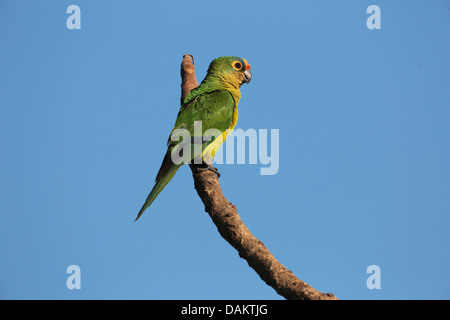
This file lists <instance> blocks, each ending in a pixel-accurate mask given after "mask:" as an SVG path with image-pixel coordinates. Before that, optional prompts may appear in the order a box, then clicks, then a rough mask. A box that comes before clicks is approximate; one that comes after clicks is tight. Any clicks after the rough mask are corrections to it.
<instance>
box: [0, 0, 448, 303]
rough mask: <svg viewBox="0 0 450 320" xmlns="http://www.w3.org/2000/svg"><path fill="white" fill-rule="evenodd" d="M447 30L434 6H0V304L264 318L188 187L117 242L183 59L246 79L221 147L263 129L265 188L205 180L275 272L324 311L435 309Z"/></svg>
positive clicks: (440, 3) (240, 168)
mask: <svg viewBox="0 0 450 320" xmlns="http://www.w3.org/2000/svg"><path fill="white" fill-rule="evenodd" d="M72 4H76V5H78V6H79V7H80V8H81V30H69V29H67V27H66V19H67V18H68V16H69V14H67V13H66V9H67V7H68V6H69V5H72ZM372 4H376V5H378V6H379V7H380V8H381V29H380V30H369V29H368V28H367V27H366V20H367V18H368V17H369V14H367V13H366V9H367V7H368V6H369V5H372ZM449 18H450V3H449V2H448V1H446V0H436V1H418V0H417V1H381V0H376V1H360V0H359V1H357V0H353V1H339V2H338V1H331V0H330V1H312V0H309V1H301V2H300V1H296V2H294V1H292V2H287V1H286V2H285V1H277V2H273V1H270V2H269V1H266V2H264V1H229V2H227V3H226V4H224V3H220V4H219V3H215V2H212V1H191V2H186V1H184V2H177V1H164V2H162V1H161V2H156V1H137V0H136V1H86V0H77V1H48V0H45V1H8V0H2V1H1V2H0V40H1V43H2V50H0V70H1V72H0V108H1V109H0V110H1V116H0V136H1V139H0V147H1V150H2V152H1V154H0V194H1V201H0V257H1V263H0V298H2V299H281V297H280V296H279V295H277V294H276V292H275V291H274V290H273V289H272V288H270V287H268V286H267V285H266V284H265V283H264V282H263V281H262V280H261V279H260V278H259V277H258V275H257V274H256V273H255V272H254V271H253V270H252V269H250V268H249V267H248V265H247V263H246V262H245V261H244V260H243V259H241V258H239V256H238V254H237V252H236V251H235V250H234V249H233V248H232V247H231V246H230V245H229V244H228V243H226V242H225V240H223V239H222V238H221V237H220V235H219V234H218V232H217V230H216V227H215V226H214V225H213V223H212V222H211V219H210V218H209V217H208V215H207V214H206V213H205V212H204V208H203V205H202V203H201V201H200V199H199V198H198V196H197V194H196V192H195V190H194V188H193V180H192V176H191V173H190V170H189V168H188V167H183V168H181V169H180V170H179V172H178V173H177V175H176V176H175V178H174V179H173V180H172V181H171V183H170V184H169V185H168V186H167V187H166V189H165V190H164V191H163V192H162V193H161V194H160V195H159V197H158V198H157V199H156V201H155V202H154V204H153V205H152V207H151V208H150V209H149V210H148V211H147V212H146V213H145V214H144V216H143V217H142V218H141V219H140V220H139V221H138V222H136V223H135V222H134V218H135V217H136V214H137V212H138V210H139V209H140V207H141V205H142V203H143V201H144V200H145V198H146V196H147V194H148V192H149V190H150V188H151V187H152V185H153V181H154V177H155V175H156V173H157V171H158V169H159V166H160V164H161V161H162V157H163V155H164V153H165V143H166V141H167V137H168V135H169V133H170V130H171V129H172V126H173V123H174V121H175V117H176V115H177V112H178V108H179V98H180V75H179V70H180V63H181V59H182V56H183V54H185V53H191V54H193V55H194V56H195V61H196V70H197V78H198V80H199V81H201V79H203V77H204V75H205V73H206V69H207V67H208V65H209V62H210V61H211V60H212V59H214V58H216V57H219V56H224V55H237V56H241V57H244V58H245V59H246V60H248V61H249V63H250V64H251V66H252V73H253V79H252V82H251V83H250V84H249V85H246V86H244V87H243V88H242V99H241V102H240V105H239V110H240V113H239V122H238V125H237V127H238V128H242V129H243V130H247V129H249V128H254V129H256V130H258V129H269V130H270V129H279V134H280V155H279V156H280V167H279V172H278V173H277V174H276V175H272V176H262V175H260V167H261V164H252V165H251V164H234V165H226V164H224V165H218V168H219V170H220V171H221V173H222V177H221V178H220V182H221V186H222V189H223V192H224V194H225V195H226V196H227V198H228V199H229V200H230V201H231V202H232V203H234V204H235V205H236V206H237V208H238V212H239V214H240V215H241V217H242V219H243V221H244V222H245V223H246V225H247V226H248V228H249V229H250V230H251V232H252V233H253V234H254V235H255V236H256V237H258V238H259V239H260V240H261V241H262V242H264V244H265V245H266V246H267V247H268V248H269V249H270V250H271V252H272V253H273V254H274V255H275V257H276V258H277V259H278V260H280V262H282V263H283V264H284V265H285V266H286V267H287V268H288V269H290V270H292V271H293V272H294V273H295V274H296V275H297V276H298V277H299V278H300V279H302V280H304V281H306V282H307V283H309V284H311V285H312V286H313V287H315V288H316V289H318V290H320V291H323V292H332V293H334V294H336V295H337V296H338V297H339V298H341V299H449V298H450V296H449V291H450V290H449V289H450V278H449V276H448V270H450V256H449V246H450V235H449V232H448V229H449V226H450V216H449V213H450V198H449V195H450V148H449V139H450V126H449V120H450V108H449V107H450V103H449V102H450V90H449V89H450V77H449V71H450V59H449V56H450V43H449V41H448V35H449V31H450V19H449ZM69 265H78V266H79V267H80V269H81V289H80V290H76V289H74V290H69V289H68V288H67V287H66V280H67V278H68V276H69V275H68V274H67V273H66V269H67V267H68V266H69ZM370 265H378V266H379V267H380V270H381V289H379V290H377V289H374V290H369V289H368V288H367V286H366V279H367V278H368V276H369V275H368V274H367V273H366V269H367V267H368V266H370Z"/></svg>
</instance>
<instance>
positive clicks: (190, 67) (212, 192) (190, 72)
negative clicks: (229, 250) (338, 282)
mask: <svg viewBox="0 0 450 320" xmlns="http://www.w3.org/2000/svg"><path fill="white" fill-rule="evenodd" d="M193 62H194V57H193V56H192V55H184V57H183V62H182V63H181V77H182V84H181V100H182V101H183V100H184V98H185V97H186V96H187V95H188V93H189V92H190V91H191V90H192V89H194V88H196V87H197V86H198V82H197V80H196V78H195V67H194V64H193ZM190 167H191V170H192V175H193V177H194V186H195V189H196V190H197V193H198V195H199V196H200V199H201V200H202V202H203V204H204V205H205V211H206V212H207V213H208V214H209V216H210V217H211V219H212V221H213V222H214V224H215V225H216V227H217V229H218V231H219V233H220V234H221V235H222V237H223V238H224V239H225V240H226V241H228V243H230V244H231V245H232V246H233V247H234V248H235V249H236V250H237V251H238V252H239V256H240V257H241V258H243V259H245V260H246V261H247V263H248V264H249V266H250V267H252V268H253V269H254V270H255V271H256V273H258V275H259V276H260V277H261V279H262V280H264V281H265V282H266V283H267V284H268V285H269V286H271V287H272V288H274V289H275V291H276V292H277V293H278V294H280V295H281V296H283V297H284V298H286V299H293V300H338V299H337V298H336V296H335V295H333V294H331V293H322V292H320V291H317V290H316V289H314V288H313V287H311V286H310V285H309V284H307V283H305V282H304V281H302V280H300V279H298V278H297V277H296V276H295V275H294V274H293V273H292V272H291V271H290V270H288V269H286V267H284V266H283V265H282V264H281V263H280V262H279V261H278V260H277V259H275V257H274V256H273V255H272V253H271V252H270V251H269V250H268V249H267V248H266V246H265V245H264V244H263V243H262V242H261V241H260V240H258V239H257V238H256V237H255V236H253V235H252V234H251V233H250V231H249V230H248V228H247V227H246V226H245V224H244V223H243V222H242V220H241V217H240V216H239V214H238V213H237V209H236V206H235V205H233V204H232V203H231V202H229V201H228V200H227V199H226V198H225V196H224V195H223V193H222V189H221V188H220V184H219V180H218V177H217V175H216V174H215V173H214V172H212V171H210V170H206V171H205V170H203V171H200V170H198V169H199V168H200V167H202V165H195V164H191V165H190Z"/></svg>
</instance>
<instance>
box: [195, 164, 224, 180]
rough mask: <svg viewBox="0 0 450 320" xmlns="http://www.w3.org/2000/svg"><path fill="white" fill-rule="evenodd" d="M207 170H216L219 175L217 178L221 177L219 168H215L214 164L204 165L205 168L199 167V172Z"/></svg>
mask: <svg viewBox="0 0 450 320" xmlns="http://www.w3.org/2000/svg"><path fill="white" fill-rule="evenodd" d="M206 170H210V171H212V172H214V173H215V174H216V175H217V178H220V172H219V170H217V168H214V167H213V166H207V167H204V168H198V171H199V172H203V171H206Z"/></svg>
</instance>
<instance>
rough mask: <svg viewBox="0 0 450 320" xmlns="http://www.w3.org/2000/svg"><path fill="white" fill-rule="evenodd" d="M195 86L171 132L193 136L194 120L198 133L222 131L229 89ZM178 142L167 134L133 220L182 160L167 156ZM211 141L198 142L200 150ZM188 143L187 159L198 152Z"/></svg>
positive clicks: (227, 120) (228, 113)
mask: <svg viewBox="0 0 450 320" xmlns="http://www.w3.org/2000/svg"><path fill="white" fill-rule="evenodd" d="M197 89H198V90H197ZM197 89H194V90H192V91H191V93H190V94H189V95H188V97H187V98H186V99H185V101H184V103H183V105H182V106H181V108H180V111H179V113H178V117H177V120H176V121H175V127H174V128H173V130H172V133H173V132H174V131H175V130H176V129H186V130H187V131H188V132H189V134H190V135H191V137H194V129H195V128H194V126H195V121H201V122H202V136H203V135H204V133H205V131H206V130H208V129H218V130H219V131H220V132H224V131H225V130H226V129H228V128H229V126H230V124H231V121H232V118H233V110H234V106H235V102H234V99H233V97H232V95H231V93H229V92H228V91H226V90H220V89H218V90H213V91H206V90H205V89H204V88H201V87H199V88H197ZM171 136H172V134H171ZM182 142H183V141H172V140H171V139H170V137H169V141H168V143H167V144H168V147H167V153H166V155H165V157H164V160H163V162H162V165H161V168H160V169H159V172H158V174H157V175H156V181H155V185H154V186H153V188H152V190H151V192H150V194H149V195H148V197H147V199H146V200H145V203H144V205H143V206H142V208H141V210H140V211H139V213H138V215H137V218H136V220H137V219H139V217H140V216H141V215H142V214H143V213H144V211H145V210H146V209H147V208H148V207H149V206H150V205H151V204H152V203H153V201H154V200H155V199H156V197H157V196H158V194H159V193H160V192H161V191H162V190H163V189H164V188H165V187H166V185H167V184H168V183H169V181H170V180H171V179H172V178H173V176H174V175H175V173H176V172H177V170H178V168H179V167H180V166H181V165H182V164H183V163H181V164H174V163H173V161H172V157H171V152H172V150H173V148H175V147H176V146H177V145H178V144H179V143H182ZM211 142H212V141H208V142H205V143H202V151H203V149H204V148H206V147H207V146H208V145H209V144H210V143H211ZM191 145H192V149H191V157H190V159H189V160H192V159H194V157H196V156H198V155H197V154H196V153H195V150H196V149H198V148H194V147H193V144H191Z"/></svg>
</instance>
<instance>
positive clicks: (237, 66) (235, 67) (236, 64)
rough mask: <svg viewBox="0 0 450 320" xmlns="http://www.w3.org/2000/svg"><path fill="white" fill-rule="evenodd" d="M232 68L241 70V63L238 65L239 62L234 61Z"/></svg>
mask: <svg viewBox="0 0 450 320" xmlns="http://www.w3.org/2000/svg"><path fill="white" fill-rule="evenodd" d="M232 66H233V68H234V69H235V70H241V69H242V63H240V62H239V61H234V62H233V63H232Z"/></svg>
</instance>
